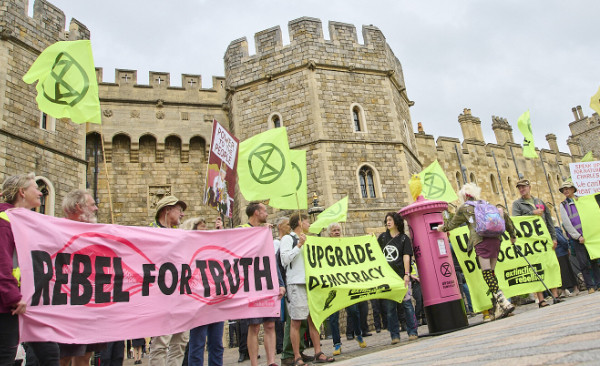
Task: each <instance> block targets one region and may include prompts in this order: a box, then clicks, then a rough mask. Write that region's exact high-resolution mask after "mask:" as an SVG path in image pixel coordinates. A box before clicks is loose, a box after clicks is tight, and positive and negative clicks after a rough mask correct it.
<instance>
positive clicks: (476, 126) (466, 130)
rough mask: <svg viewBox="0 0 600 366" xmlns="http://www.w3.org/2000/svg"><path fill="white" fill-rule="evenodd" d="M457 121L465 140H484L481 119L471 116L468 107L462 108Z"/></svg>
mask: <svg viewBox="0 0 600 366" xmlns="http://www.w3.org/2000/svg"><path fill="white" fill-rule="evenodd" d="M458 123H459V124H460V128H461V130H462V134H463V138H464V139H465V141H468V140H473V141H479V142H483V141H484V139H483V132H482V130H481V120H480V119H479V117H475V116H473V115H472V114H471V110H470V109H469V108H465V109H463V113H462V114H460V115H459V116H458Z"/></svg>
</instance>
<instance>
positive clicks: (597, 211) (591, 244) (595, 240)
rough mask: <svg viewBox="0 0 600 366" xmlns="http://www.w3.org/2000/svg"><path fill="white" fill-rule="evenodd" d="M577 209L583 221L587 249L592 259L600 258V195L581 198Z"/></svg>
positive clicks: (576, 201) (576, 204)
mask: <svg viewBox="0 0 600 366" xmlns="http://www.w3.org/2000/svg"><path fill="white" fill-rule="evenodd" d="M575 207H577V212H578V213H579V218H580V219H581V231H582V232H583V238H584V239H585V248H586V249H587V251H588V254H589V255H590V258H591V259H596V258H600V225H598V223H599V222H600V193H596V194H592V195H587V196H583V197H579V198H578V199H576V200H575ZM575 245H578V244H575Z"/></svg>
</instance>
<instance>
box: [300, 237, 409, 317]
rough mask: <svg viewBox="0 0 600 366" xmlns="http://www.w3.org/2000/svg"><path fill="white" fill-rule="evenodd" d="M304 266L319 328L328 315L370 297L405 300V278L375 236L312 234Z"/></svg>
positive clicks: (305, 251)
mask: <svg viewBox="0 0 600 366" xmlns="http://www.w3.org/2000/svg"><path fill="white" fill-rule="evenodd" d="M304 247H305V249H304V250H303V254H304V267H305V270H306V289H307V292H308V306H309V309H310V316H311V318H312V320H313V322H314V324H315V326H316V327H317V328H318V327H319V326H320V325H321V323H322V322H323V321H324V320H325V319H327V317H328V316H329V315H331V314H333V313H335V312H336V311H339V310H341V309H344V308H346V307H348V306H350V305H352V304H355V303H357V302H362V301H365V300H370V299H391V300H394V301H398V302H400V301H402V299H403V298H404V295H405V294H406V291H407V289H406V287H405V286H404V280H403V279H402V278H400V277H399V276H398V275H397V274H396V272H394V270H393V269H392V267H390V265H389V264H388V263H387V261H386V260H385V257H384V256H383V252H382V251H381V248H380V247H379V244H378V243H377V239H376V238H375V236H373V235H365V236H357V237H351V238H321V237H317V236H308V237H307V238H306V243H305V244H304Z"/></svg>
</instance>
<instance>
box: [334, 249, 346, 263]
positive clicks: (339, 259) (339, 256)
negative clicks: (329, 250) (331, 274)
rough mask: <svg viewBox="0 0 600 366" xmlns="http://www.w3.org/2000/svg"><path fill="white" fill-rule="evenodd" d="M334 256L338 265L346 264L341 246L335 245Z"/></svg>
mask: <svg viewBox="0 0 600 366" xmlns="http://www.w3.org/2000/svg"><path fill="white" fill-rule="evenodd" d="M335 257H336V259H337V262H338V266H340V267H342V266H346V262H345V261H344V252H343V251H342V248H340V247H335Z"/></svg>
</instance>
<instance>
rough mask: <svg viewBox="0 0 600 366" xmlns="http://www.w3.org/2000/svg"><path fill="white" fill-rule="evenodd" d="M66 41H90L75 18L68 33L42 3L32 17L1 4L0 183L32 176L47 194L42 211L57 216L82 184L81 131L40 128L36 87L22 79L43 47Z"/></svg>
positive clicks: (19, 5)
mask: <svg viewBox="0 0 600 366" xmlns="http://www.w3.org/2000/svg"><path fill="white" fill-rule="evenodd" d="M67 39H70V40H75V39H89V31H88V30H87V28H85V26H84V25H82V24H81V23H79V22H77V21H76V20H75V19H73V20H71V23H70V26H69V31H66V30H65V16H64V14H63V12H62V11H61V10H60V9H58V8H56V7H55V6H53V5H52V4H50V3H48V2H46V1H43V0H37V1H36V2H35V4H34V12H33V17H29V16H28V15H27V1H25V0H20V1H0V64H2V71H1V72H0V95H2V96H3V98H2V106H1V108H2V109H1V119H0V180H2V181H4V179H5V178H6V177H8V176H10V175H14V174H20V173H27V172H35V174H36V176H38V177H39V178H41V179H43V180H44V181H45V182H46V183H47V185H48V188H49V190H50V191H51V192H50V195H51V199H50V200H49V202H48V203H49V204H50V207H48V208H47V211H46V213H50V214H57V215H58V216H61V215H62V210H61V208H60V204H61V201H62V197H64V195H65V194H66V193H67V192H69V191H71V190H72V189H75V188H83V187H84V185H85V160H84V143H85V139H84V133H85V128H84V127H83V126H78V125H75V124H73V123H71V122H69V121H65V120H59V121H54V119H49V120H48V127H47V128H46V129H43V128H40V119H41V116H42V114H41V112H40V111H39V109H38V108H37V104H36V101H35V97H36V95H37V92H36V90H35V85H28V84H25V82H24V81H23V80H22V79H23V75H25V73H26V72H27V70H28V69H29V67H30V66H31V64H32V63H33V62H34V61H35V59H36V58H37V57H38V55H39V54H40V53H41V52H42V51H43V50H44V49H45V48H46V47H47V46H49V45H51V44H53V43H55V42H57V41H61V40H67Z"/></svg>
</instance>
